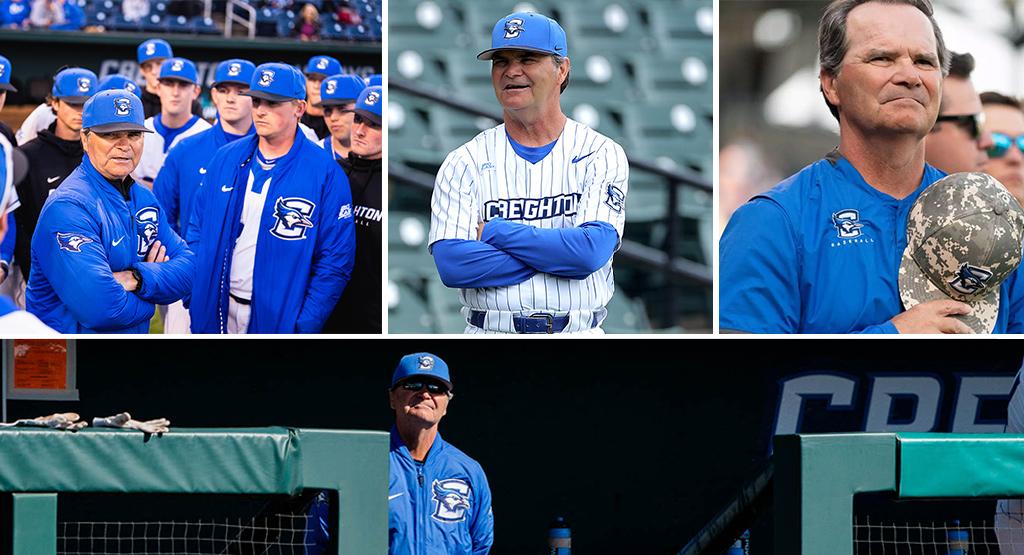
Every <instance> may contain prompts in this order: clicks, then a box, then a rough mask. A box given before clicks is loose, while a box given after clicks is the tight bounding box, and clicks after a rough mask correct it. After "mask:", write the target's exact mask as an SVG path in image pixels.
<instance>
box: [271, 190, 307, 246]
mask: <svg viewBox="0 0 1024 555" xmlns="http://www.w3.org/2000/svg"><path fill="white" fill-rule="evenodd" d="M315 208H316V205H315V204H313V203H312V202H309V201H308V200H306V199H304V198H298V197H289V198H282V197H278V199H277V202H276V203H274V217H275V218H277V223H276V224H275V225H274V227H273V228H272V229H271V230H270V234H271V235H273V236H274V237H278V238H280V239H287V240H290V241H291V240H296V239H305V238H306V230H307V229H309V228H311V227H313V220H311V219H310V218H309V217H310V216H312V215H313V209H315Z"/></svg>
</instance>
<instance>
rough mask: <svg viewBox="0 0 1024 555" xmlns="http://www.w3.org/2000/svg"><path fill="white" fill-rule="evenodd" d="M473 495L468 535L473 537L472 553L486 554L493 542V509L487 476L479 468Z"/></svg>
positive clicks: (476, 554) (475, 554)
mask: <svg viewBox="0 0 1024 555" xmlns="http://www.w3.org/2000/svg"><path fill="white" fill-rule="evenodd" d="M473 482H474V483H473V486H474V488H473V495H474V496H475V497H476V499H475V506H476V509H475V510H474V511H473V522H471V523H470V525H469V535H470V537H471V538H472V539H473V555H487V553H489V552H490V551H491V546H492V545H493V544H494V510H493V509H492V507H491V486H490V485H489V484H488V483H487V476H486V475H484V472H483V470H482V469H481V470H479V476H478V477H477V478H476V479H474V480H473Z"/></svg>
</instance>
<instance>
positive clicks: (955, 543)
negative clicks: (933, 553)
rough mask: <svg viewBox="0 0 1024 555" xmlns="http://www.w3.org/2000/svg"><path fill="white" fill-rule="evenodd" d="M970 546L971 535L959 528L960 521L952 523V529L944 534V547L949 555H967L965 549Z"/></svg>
mask: <svg viewBox="0 0 1024 555" xmlns="http://www.w3.org/2000/svg"><path fill="white" fill-rule="evenodd" d="M970 544H971V535H970V533H969V532H968V531H967V530H962V529H961V528H960V521H959V520H954V521H953V529H951V530H949V531H948V532H946V545H947V547H949V551H947V553H949V555H967V548H969V547H970Z"/></svg>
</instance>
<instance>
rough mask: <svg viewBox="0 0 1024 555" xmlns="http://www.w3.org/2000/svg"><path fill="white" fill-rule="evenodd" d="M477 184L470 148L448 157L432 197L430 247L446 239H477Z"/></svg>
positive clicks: (435, 184) (436, 181) (440, 171)
mask: <svg viewBox="0 0 1024 555" xmlns="http://www.w3.org/2000/svg"><path fill="white" fill-rule="evenodd" d="M475 183H476V168H475V167H473V165H472V164H470V161H469V155H468V151H467V149H466V147H462V148H459V149H456V150H454V151H452V152H451V153H450V154H448V157H447V158H445V160H444V163H443V164H441V169H440V170H438V172H437V178H436V179H435V180H434V193H433V194H432V195H431V197H430V237H429V239H428V240H427V245H428V246H430V245H433V244H434V243H436V242H437V241H441V240H444V239H476V228H477V225H478V223H479V222H478V220H479V217H478V214H479V208H478V206H477V204H478V202H477V198H476V194H475V190H474V189H475Z"/></svg>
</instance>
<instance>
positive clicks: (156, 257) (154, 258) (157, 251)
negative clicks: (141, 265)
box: [145, 241, 170, 262]
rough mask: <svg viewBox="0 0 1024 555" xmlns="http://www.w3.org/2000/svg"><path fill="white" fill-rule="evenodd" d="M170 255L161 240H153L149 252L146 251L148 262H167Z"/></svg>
mask: <svg viewBox="0 0 1024 555" xmlns="http://www.w3.org/2000/svg"><path fill="white" fill-rule="evenodd" d="M168 260H170V257H168V256H167V247H165V246H163V245H161V244H160V241H153V245H152V246H150V247H149V252H148V253H146V260H145V261H146V262H167V261H168Z"/></svg>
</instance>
